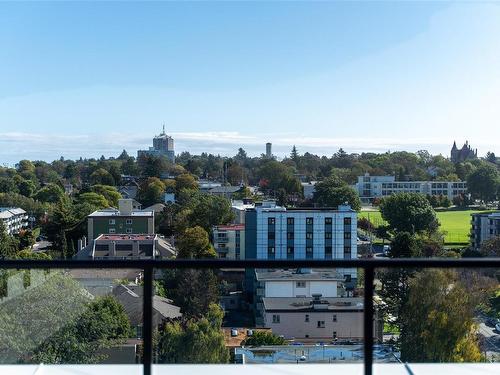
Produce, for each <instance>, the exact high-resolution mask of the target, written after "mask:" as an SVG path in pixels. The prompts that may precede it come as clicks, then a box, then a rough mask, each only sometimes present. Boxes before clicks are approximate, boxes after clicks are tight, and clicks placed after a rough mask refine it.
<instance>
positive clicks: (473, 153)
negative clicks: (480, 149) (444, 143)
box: [450, 141, 477, 163]
mask: <svg viewBox="0 0 500 375" xmlns="http://www.w3.org/2000/svg"><path fill="white" fill-rule="evenodd" d="M476 158H477V148H476V149H475V150H474V149H472V148H471V147H470V145H469V141H465V143H464V145H463V146H462V148H460V149H459V148H458V147H457V143H456V142H453V147H452V148H451V153H450V159H451V161H452V162H453V163H460V162H463V161H465V160H468V159H476Z"/></svg>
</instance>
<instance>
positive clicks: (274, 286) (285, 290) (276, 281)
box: [255, 268, 346, 298]
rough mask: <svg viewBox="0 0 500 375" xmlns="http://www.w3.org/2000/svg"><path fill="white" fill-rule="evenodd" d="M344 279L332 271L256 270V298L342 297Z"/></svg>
mask: <svg viewBox="0 0 500 375" xmlns="http://www.w3.org/2000/svg"><path fill="white" fill-rule="evenodd" d="M344 281H345V279H344V278H343V277H342V276H341V275H339V274H338V272H337V271H335V270H333V269H310V268H302V269H257V270H255V282H256V295H257V297H267V298H272V297H300V298H305V297H308V298H309V297H313V295H315V294H316V295H317V294H321V295H322V296H323V297H340V296H341V297H343V296H345V295H346V291H345V288H344Z"/></svg>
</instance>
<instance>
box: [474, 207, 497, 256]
mask: <svg viewBox="0 0 500 375" xmlns="http://www.w3.org/2000/svg"><path fill="white" fill-rule="evenodd" d="M471 224H472V225H471V233H470V239H471V244H472V247H473V248H474V249H475V250H479V249H480V248H481V245H482V243H483V242H484V241H486V240H489V239H490V238H493V237H498V236H500V212H489V213H477V214H472V221H471Z"/></svg>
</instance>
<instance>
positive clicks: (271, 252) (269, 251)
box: [267, 246, 274, 259]
mask: <svg viewBox="0 0 500 375" xmlns="http://www.w3.org/2000/svg"><path fill="white" fill-rule="evenodd" d="M267 257H268V258H269V259H274V247H273V246H269V247H268V248H267Z"/></svg>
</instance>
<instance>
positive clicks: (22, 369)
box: [0, 363, 500, 375]
mask: <svg viewBox="0 0 500 375" xmlns="http://www.w3.org/2000/svg"><path fill="white" fill-rule="evenodd" d="M235 367H237V369H235ZM332 367H333V368H335V370H337V371H335V373H339V374H342V375H362V374H363V365H362V364H333V365H326V364H325V365H318V364H299V365H155V366H153V374H155V375H167V374H168V375H191V374H196V373H203V374H204V375H234V373H235V370H236V371H237V372H238V375H255V374H256V372H255V371H256V370H257V371H258V372H257V373H258V374H259V375H260V374H262V375H302V374H315V375H330V374H332ZM0 374H2V375H49V374H50V375H109V374H120V375H141V374H142V366H140V365H0ZM374 374H384V375H386V374H388V375H408V374H410V375H412V374H414V375H429V374H453V375H472V374H481V375H490V374H491V375H493V374H495V375H496V374H500V363H479V364H459V363H457V364H439V363H436V364H410V365H408V366H405V365H403V364H375V365H374Z"/></svg>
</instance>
